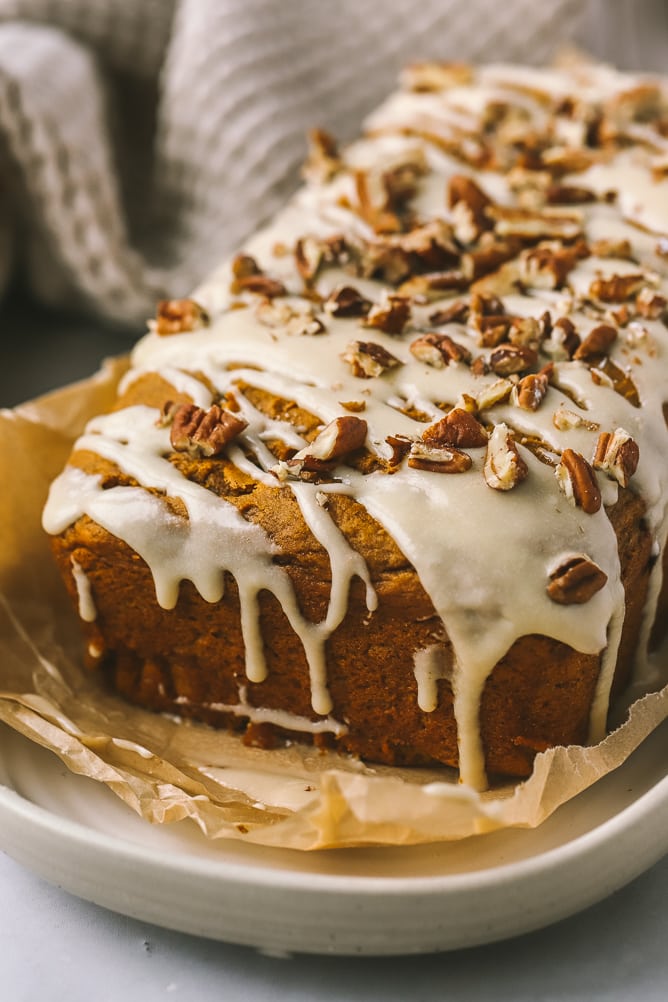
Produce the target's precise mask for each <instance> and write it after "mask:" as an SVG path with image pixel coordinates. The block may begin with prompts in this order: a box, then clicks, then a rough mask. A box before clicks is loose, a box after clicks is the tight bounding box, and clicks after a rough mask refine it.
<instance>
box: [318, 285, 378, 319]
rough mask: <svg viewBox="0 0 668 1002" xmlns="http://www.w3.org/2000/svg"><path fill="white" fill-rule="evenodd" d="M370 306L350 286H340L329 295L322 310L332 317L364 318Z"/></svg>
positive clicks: (367, 301)
mask: <svg viewBox="0 0 668 1002" xmlns="http://www.w3.org/2000/svg"><path fill="white" fill-rule="evenodd" d="M371 305H372V304H371V300H369V299H365V298H364V296H363V295H362V294H361V292H358V291H357V289H355V288H354V287H353V286H352V285H341V286H339V288H338V289H334V291H333V292H332V293H330V296H329V298H328V299H327V301H326V302H325V305H324V309H325V310H326V312H327V313H329V314H330V315H331V316H333V317H365V316H366V315H367V313H368V312H369V310H370V309H371Z"/></svg>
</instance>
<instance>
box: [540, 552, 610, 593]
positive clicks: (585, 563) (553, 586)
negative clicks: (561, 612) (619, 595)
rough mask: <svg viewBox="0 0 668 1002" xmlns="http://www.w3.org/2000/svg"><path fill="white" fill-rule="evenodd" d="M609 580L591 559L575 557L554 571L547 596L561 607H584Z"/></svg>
mask: <svg viewBox="0 0 668 1002" xmlns="http://www.w3.org/2000/svg"><path fill="white" fill-rule="evenodd" d="M607 580H608V575H607V574H606V573H605V572H604V571H602V570H601V568H600V567H599V566H598V564H595V563H594V561H593V560H590V559H589V557H584V556H582V557H573V558H572V559H571V560H568V561H566V563H565V564H561V565H560V566H559V567H557V569H556V570H554V571H552V573H551V574H550V582H549V584H548V586H547V594H548V595H549V596H550V598H551V599H552V601H553V602H557V603H558V604H559V605H583V604H584V603H585V602H588V601H589V599H590V598H592V596H594V595H595V594H596V592H597V591H600V590H601V588H603V587H604V586H605V584H606V582H607Z"/></svg>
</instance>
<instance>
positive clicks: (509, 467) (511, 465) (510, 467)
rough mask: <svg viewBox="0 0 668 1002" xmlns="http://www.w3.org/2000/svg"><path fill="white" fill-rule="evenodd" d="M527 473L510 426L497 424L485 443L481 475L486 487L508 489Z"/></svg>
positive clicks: (497, 489)
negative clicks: (485, 450)
mask: <svg viewBox="0 0 668 1002" xmlns="http://www.w3.org/2000/svg"><path fill="white" fill-rule="evenodd" d="M528 473H529V467H528V466H527V464H526V463H525V462H524V460H523V459H522V457H521V456H520V454H519V451H518V448H517V445H516V443H515V440H514V439H513V437H512V435H511V432H510V428H508V426H507V425H505V424H497V425H496V426H495V428H494V431H493V432H492V434H491V436H490V439H489V442H488V443H487V453H486V455H485V465H484V467H483V475H484V477H485V483H486V484H487V486H488V487H491V488H493V490H495V491H510V490H512V489H513V487H516V486H517V484H519V483H521V481H522V480H524V479H525V478H526V476H527V475H528Z"/></svg>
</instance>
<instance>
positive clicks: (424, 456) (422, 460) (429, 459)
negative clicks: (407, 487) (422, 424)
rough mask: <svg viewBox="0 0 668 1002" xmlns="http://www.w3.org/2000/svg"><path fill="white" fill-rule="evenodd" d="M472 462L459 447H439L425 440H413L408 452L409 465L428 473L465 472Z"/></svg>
mask: <svg viewBox="0 0 668 1002" xmlns="http://www.w3.org/2000/svg"><path fill="white" fill-rule="evenodd" d="M472 462H473V460H472V459H471V457H470V456H469V454H468V453H467V452H462V451H461V450H460V449H455V448H445V447H444V448H439V447H437V446H430V445H427V444H426V443H425V442H413V444H412V445H411V448H410V452H409V454H408V465H409V466H410V467H412V468H413V469H414V470H427V471H428V472H430V473H466V471H467V470H470V469H471V465H472Z"/></svg>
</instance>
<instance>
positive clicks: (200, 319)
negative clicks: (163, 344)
mask: <svg viewBox="0 0 668 1002" xmlns="http://www.w3.org/2000/svg"><path fill="white" fill-rule="evenodd" d="M208 323H209V316H208V314H207V312H206V310H204V309H203V308H202V307H201V306H200V305H199V303H196V302H195V300H194V299H161V300H160V302H159V303H158V313H157V316H156V320H155V332H156V334H159V335H160V336H161V337H166V336H168V335H170V334H185V333H190V331H194V330H198V329H199V328H201V327H206V326H207V325H208Z"/></svg>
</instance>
